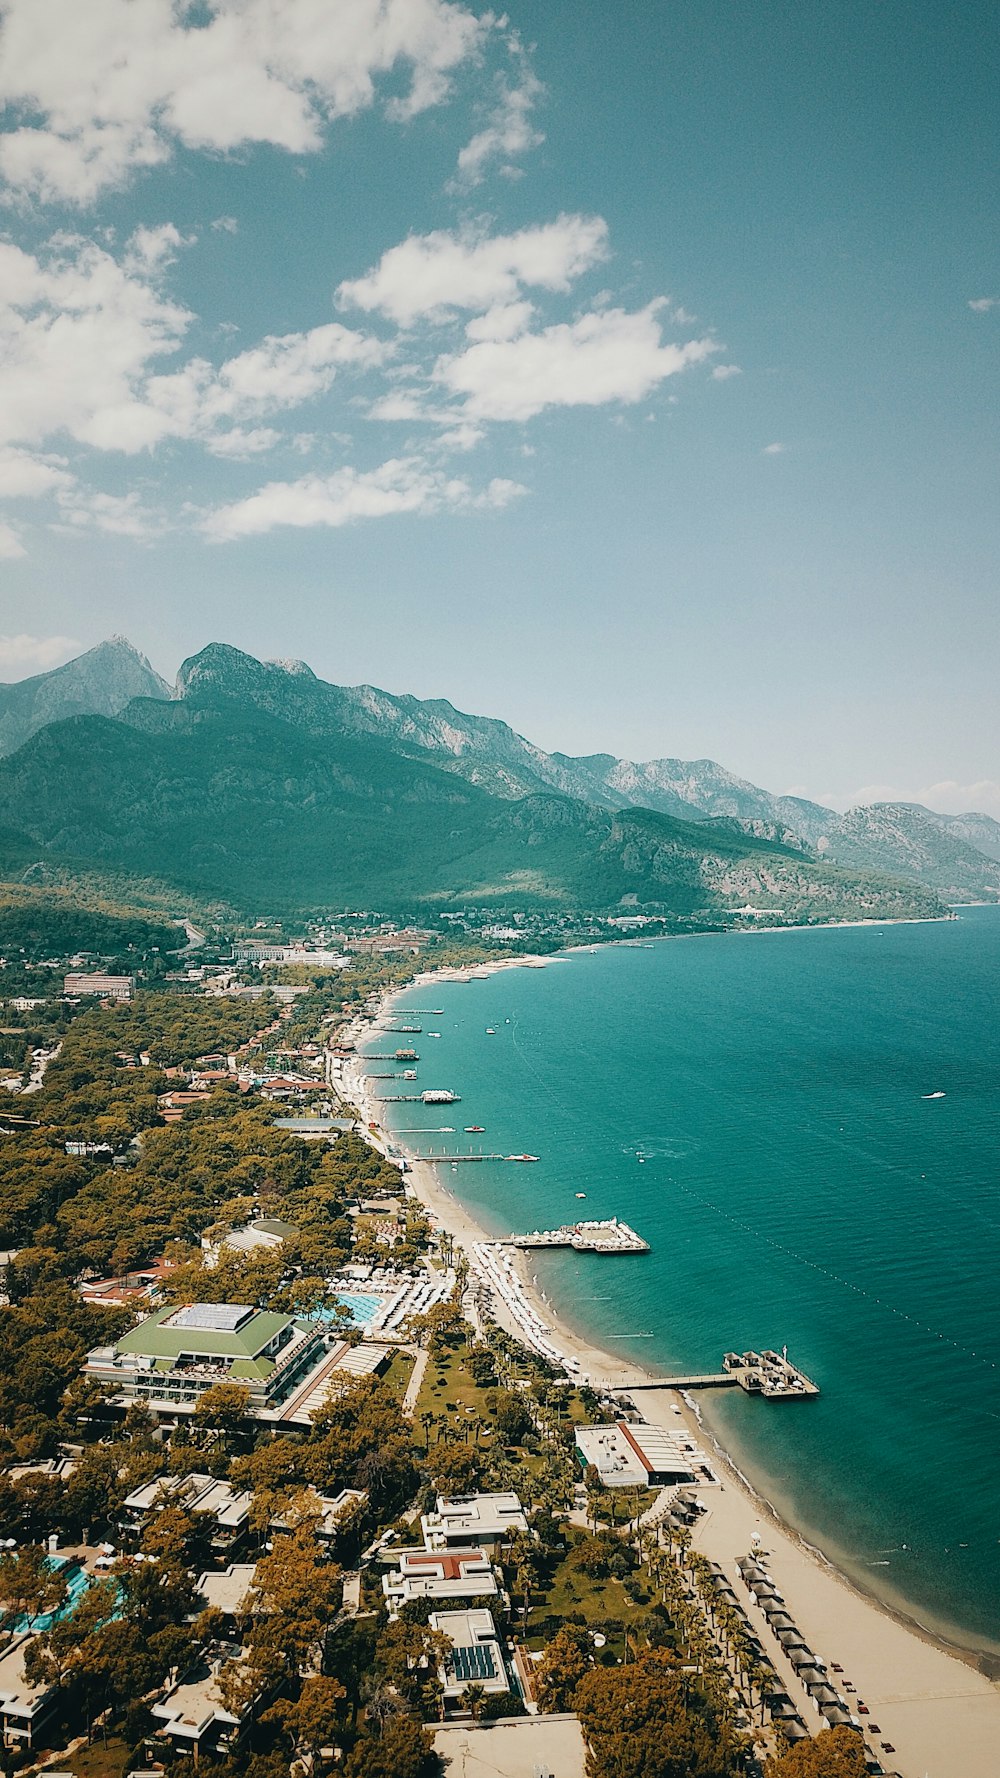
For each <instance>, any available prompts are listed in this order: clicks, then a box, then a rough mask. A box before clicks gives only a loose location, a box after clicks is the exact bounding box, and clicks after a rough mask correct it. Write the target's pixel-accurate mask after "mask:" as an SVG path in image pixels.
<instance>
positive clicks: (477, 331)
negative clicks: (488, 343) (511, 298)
mask: <svg viewBox="0 0 1000 1778" xmlns="http://www.w3.org/2000/svg"><path fill="white" fill-rule="evenodd" d="M534 314H535V309H534V304H533V303H529V302H520V303H498V304H497V306H496V307H495V308H493V309H487V311H486V313H485V315H476V316H474V318H473V319H472V320H471V321H469V322H467V323H466V327H465V337H466V339H470V340H512V339H514V338H515V337H516V336H517V334H519V333H525V332H526V331H527V329H528V328H529V327H530V326H531V323H532V320H533V319H534Z"/></svg>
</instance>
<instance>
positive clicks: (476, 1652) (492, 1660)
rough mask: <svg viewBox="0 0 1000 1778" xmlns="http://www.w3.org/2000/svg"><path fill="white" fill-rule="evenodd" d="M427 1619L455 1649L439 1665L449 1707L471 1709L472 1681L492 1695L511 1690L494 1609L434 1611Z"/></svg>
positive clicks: (478, 1688) (452, 1708) (446, 1704)
mask: <svg viewBox="0 0 1000 1778" xmlns="http://www.w3.org/2000/svg"><path fill="white" fill-rule="evenodd" d="M427 1623H428V1628H429V1629H431V1630H439V1631H440V1633H441V1635H442V1636H447V1638H448V1641H449V1642H450V1643H451V1653H450V1654H449V1655H448V1656H447V1658H446V1659H445V1660H444V1661H442V1663H441V1665H440V1666H439V1668H438V1678H439V1679H440V1681H441V1685H442V1687H443V1689H444V1707H445V1709H446V1710H451V1711H454V1710H458V1711H461V1712H463V1713H468V1703H467V1701H466V1689H467V1687H468V1686H470V1685H474V1686H475V1687H476V1689H477V1690H478V1691H480V1692H484V1693H486V1695H487V1696H489V1697H496V1696H497V1695H498V1694H502V1693H504V1692H509V1691H510V1681H509V1680H508V1678H507V1669H506V1667H505V1665H504V1658H503V1649H502V1648H501V1646H500V1638H499V1636H498V1635H497V1627H496V1624H495V1623H494V1622H493V1616H492V1613H491V1612H488V1611H486V1610H476V1611H432V1612H431V1615H430V1617H429V1618H428V1620H427Z"/></svg>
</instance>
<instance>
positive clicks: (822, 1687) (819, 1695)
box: [799, 1673, 839, 1708]
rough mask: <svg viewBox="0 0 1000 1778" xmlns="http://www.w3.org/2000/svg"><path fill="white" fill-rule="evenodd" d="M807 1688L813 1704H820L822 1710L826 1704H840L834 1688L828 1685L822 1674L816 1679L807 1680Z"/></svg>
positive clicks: (800, 1676) (800, 1675)
mask: <svg viewBox="0 0 1000 1778" xmlns="http://www.w3.org/2000/svg"><path fill="white" fill-rule="evenodd" d="M802 1677H803V1675H802V1674H801V1673H800V1674H799V1678H800V1679H801V1678H802ZM806 1688H807V1690H808V1692H809V1695H810V1697H811V1698H812V1701H813V1703H814V1704H819V1706H820V1707H821V1708H822V1706H823V1705H824V1704H836V1703H838V1702H839V1699H838V1697H837V1694H836V1692H835V1691H834V1689H833V1686H832V1685H828V1684H827V1682H826V1680H825V1679H824V1678H823V1675H822V1673H820V1674H819V1675H818V1676H817V1678H816V1679H807V1680H806Z"/></svg>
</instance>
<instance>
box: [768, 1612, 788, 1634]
mask: <svg viewBox="0 0 1000 1778" xmlns="http://www.w3.org/2000/svg"><path fill="white" fill-rule="evenodd" d="M767 1619H768V1623H769V1624H770V1626H771V1628H772V1630H774V1631H778V1630H794V1628H795V1619H794V1618H791V1617H789V1615H788V1613H787V1611H769V1612H768V1614H767Z"/></svg>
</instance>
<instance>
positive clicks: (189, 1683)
mask: <svg viewBox="0 0 1000 1778" xmlns="http://www.w3.org/2000/svg"><path fill="white" fill-rule="evenodd" d="M241 1652H242V1651H241ZM226 1664H227V1663H226V1662H225V1661H223V1660H204V1661H201V1662H199V1664H198V1665H197V1666H196V1667H194V1668H192V1670H191V1671H190V1672H189V1673H186V1674H185V1675H184V1677H183V1679H180V1680H178V1682H177V1684H176V1685H172V1686H171V1688H170V1690H169V1691H168V1692H167V1694H166V1696H165V1697H164V1698H162V1699H161V1700H160V1702H159V1703H158V1704H154V1705H153V1707H152V1711H151V1715H152V1716H153V1717H154V1718H155V1719H156V1721H157V1722H158V1723H159V1725H160V1726H159V1727H158V1728H157V1730H156V1738H157V1739H158V1740H164V1741H170V1742H171V1743H172V1745H173V1748H174V1751H175V1752H177V1753H190V1754H192V1755H193V1756H194V1758H195V1759H197V1757H198V1755H199V1754H200V1753H209V1752H211V1753H218V1754H226V1753H229V1752H231V1751H232V1749H233V1748H234V1747H236V1746H238V1745H239V1743H240V1741H241V1740H242V1739H243V1736H244V1734H245V1732H246V1730H247V1729H248V1728H249V1726H250V1722H251V1719H252V1717H253V1710H254V1706H253V1704H246V1705H244V1707H243V1708H242V1710H241V1711H240V1712H239V1713H238V1714H235V1713H234V1712H233V1711H231V1710H226V1709H225V1708H224V1706H223V1703H222V1699H221V1697H220V1695H219V1676H220V1674H221V1672H222V1668H223V1667H224V1666H225V1665H226Z"/></svg>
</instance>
